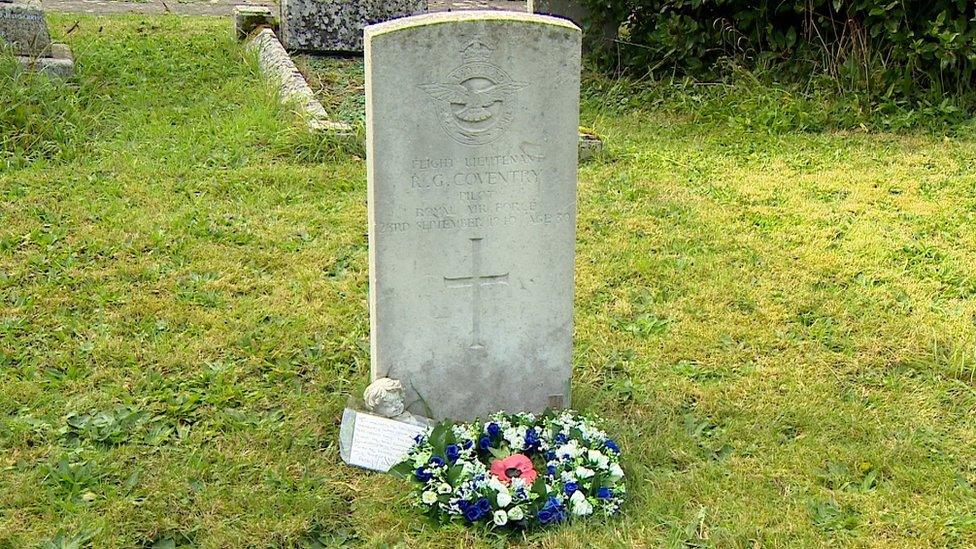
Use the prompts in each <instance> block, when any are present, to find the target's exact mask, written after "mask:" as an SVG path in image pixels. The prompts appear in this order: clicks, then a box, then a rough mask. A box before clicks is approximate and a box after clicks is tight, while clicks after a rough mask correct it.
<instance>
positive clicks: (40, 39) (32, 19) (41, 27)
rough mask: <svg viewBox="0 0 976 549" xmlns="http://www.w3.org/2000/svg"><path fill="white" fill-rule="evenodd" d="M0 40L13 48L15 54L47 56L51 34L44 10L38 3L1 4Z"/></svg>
mask: <svg viewBox="0 0 976 549" xmlns="http://www.w3.org/2000/svg"><path fill="white" fill-rule="evenodd" d="M0 42H2V43H6V44H7V45H8V46H10V47H12V48H13V52H14V55H22V56H29V57H47V56H49V55H50V53H51V35H50V34H48V31H47V22H46V21H45V20H44V12H43V11H42V10H41V8H40V6H38V5H36V4H15V3H12V2H11V3H2V4H0Z"/></svg>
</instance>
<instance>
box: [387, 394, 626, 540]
mask: <svg viewBox="0 0 976 549" xmlns="http://www.w3.org/2000/svg"><path fill="white" fill-rule="evenodd" d="M414 440H415V443H414V445H413V447H412V448H411V449H410V452H409V453H408V454H407V457H406V458H404V460H403V461H402V462H400V463H399V464H397V465H396V466H394V467H393V469H391V471H392V472H393V473H394V474H397V475H399V476H401V477H403V478H407V479H409V480H410V481H411V482H412V484H413V494H414V496H415V498H416V501H415V505H417V506H419V507H422V508H425V513H426V514H427V515H429V516H431V517H432V518H434V519H436V520H439V521H441V522H448V521H451V520H455V519H462V520H464V521H466V522H468V523H478V522H483V523H488V524H489V525H493V526H494V527H498V528H502V527H507V528H512V527H516V528H519V527H531V526H537V525H538V526H547V525H552V524H556V523H559V522H563V521H565V520H567V519H569V518H571V517H577V516H588V515H593V514H601V515H604V516H611V515H614V514H616V513H617V512H618V511H619V510H620V505H621V503H623V499H624V495H625V494H626V487H625V486H624V483H623V477H624V472H623V469H621V467H620V448H619V447H618V446H617V444H616V443H615V442H614V441H613V440H611V439H610V438H608V437H607V435H606V433H604V432H603V431H601V430H599V429H597V428H596V427H594V426H593V424H592V421H591V420H588V419H586V418H584V417H583V416H580V415H578V414H576V413H574V412H570V411H565V412H546V413H544V414H542V415H541V416H539V417H536V416H535V415H533V414H529V413H522V414H505V413H497V414H494V415H493V416H491V417H489V418H488V420H486V421H484V422H481V421H475V422H471V423H458V424H454V423H452V422H449V421H448V422H443V423H440V424H438V425H436V426H434V427H433V428H431V429H428V431H427V432H426V433H424V434H421V435H417V437H416V438H415V439H414Z"/></svg>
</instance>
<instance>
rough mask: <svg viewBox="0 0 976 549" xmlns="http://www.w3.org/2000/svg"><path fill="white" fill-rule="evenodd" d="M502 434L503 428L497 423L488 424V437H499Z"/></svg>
mask: <svg viewBox="0 0 976 549" xmlns="http://www.w3.org/2000/svg"><path fill="white" fill-rule="evenodd" d="M501 432H502V428H501V427H499V426H498V424H497V423H489V424H488V435H489V436H491V437H497V436H498V435H499V434H500V433H501Z"/></svg>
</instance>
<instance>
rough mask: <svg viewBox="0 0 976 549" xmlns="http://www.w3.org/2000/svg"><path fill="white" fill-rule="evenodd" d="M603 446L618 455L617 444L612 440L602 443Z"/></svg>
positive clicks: (618, 448)
mask: <svg viewBox="0 0 976 549" xmlns="http://www.w3.org/2000/svg"><path fill="white" fill-rule="evenodd" d="M603 445H604V446H606V447H607V449H608V450H610V451H612V452H613V453H615V454H619V453H620V447H619V446H617V443H616V442H614V441H613V439H609V438H608V439H607V440H605V441H603Z"/></svg>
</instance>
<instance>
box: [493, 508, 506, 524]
mask: <svg viewBox="0 0 976 549" xmlns="http://www.w3.org/2000/svg"><path fill="white" fill-rule="evenodd" d="M491 518H492V520H493V521H494V522H495V524H497V525H498V526H505V525H506V524H508V513H506V512H505V511H502V510H498V511H495V514H494V515H492V517H491Z"/></svg>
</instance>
